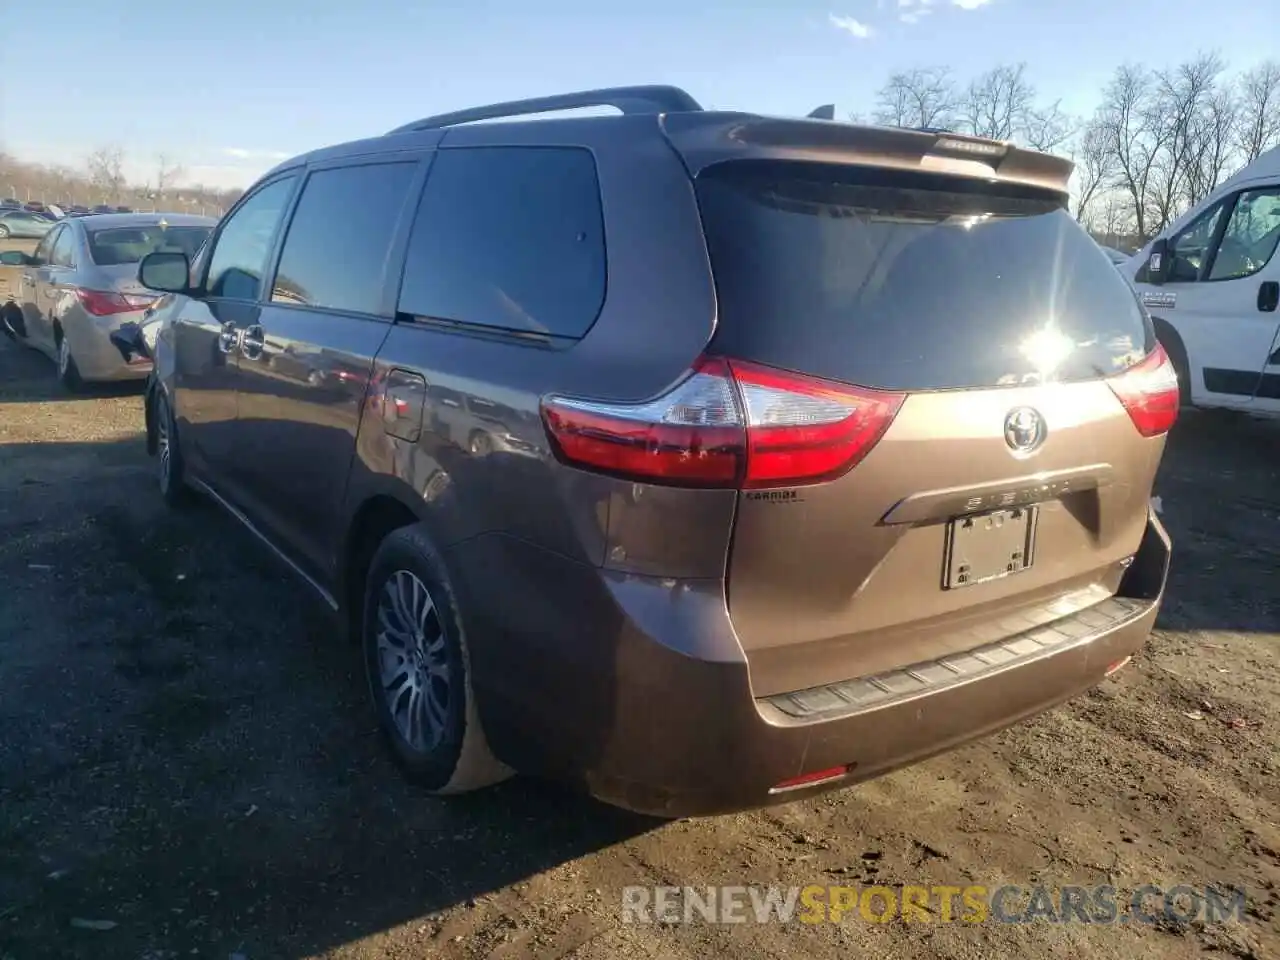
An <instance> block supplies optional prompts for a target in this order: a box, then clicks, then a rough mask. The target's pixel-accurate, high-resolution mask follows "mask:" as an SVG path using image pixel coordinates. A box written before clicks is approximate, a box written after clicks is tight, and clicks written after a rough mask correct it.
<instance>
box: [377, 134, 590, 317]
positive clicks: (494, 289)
mask: <svg viewBox="0 0 1280 960" xmlns="http://www.w3.org/2000/svg"><path fill="white" fill-rule="evenodd" d="M605 273H606V271H605V245H604V218H603V212H602V210H601V206H600V185H599V182H598V181H597V179H596V165H595V159H594V158H593V157H592V155H591V153H590V152H588V151H586V150H582V149H578V148H560V147H476V148H465V149H453V150H441V151H439V153H438V154H437V155H436V159H435V162H434V163H433V164H432V167H431V173H430V175H429V176H428V177H427V186H426V190H425V191H423V194H422V201H421V205H420V207H419V209H418V217H417V220H416V221H415V223H414V227H413V233H412V236H411V237H410V240H409V252H408V256H407V258H406V263H405V271H404V283H403V286H402V288H401V291H400V306H399V309H400V311H401V312H402V313H406V314H409V315H411V316H415V317H422V318H426V319H432V320H445V321H453V322H456V323H463V324H468V325H472V326H479V327H492V328H497V329H502V330H512V331H518V332H520V333H536V334H544V335H547V336H554V337H580V336H582V335H583V334H584V333H586V331H587V329H588V328H589V327H590V326H591V325H592V324H593V323H594V322H595V319H596V315H597V314H599V312H600V307H601V305H602V304H603V303H604V293H605Z"/></svg>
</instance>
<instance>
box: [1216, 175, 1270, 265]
mask: <svg viewBox="0 0 1280 960" xmlns="http://www.w3.org/2000/svg"><path fill="white" fill-rule="evenodd" d="M1277 240H1280V187H1266V188H1263V189H1261V190H1244V191H1242V192H1241V193H1240V195H1239V198H1238V199H1237V200H1236V205H1235V208H1234V209H1233V210H1232V211H1231V219H1230V220H1228V221H1227V229H1226V230H1225V231H1224V232H1223V234H1222V243H1220V244H1219V245H1218V252H1217V253H1216V254H1215V255H1214V258H1213V266H1212V267H1211V268H1210V270H1209V279H1210V280H1238V279H1240V278H1241V277H1247V276H1249V275H1251V274H1254V273H1257V272H1258V271H1259V270H1261V269H1262V268H1263V267H1265V266H1266V265H1267V264H1268V263H1269V262H1270V260H1271V257H1272V256H1273V255H1274V254H1275V252H1276V241H1277Z"/></svg>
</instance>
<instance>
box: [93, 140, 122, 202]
mask: <svg viewBox="0 0 1280 960" xmlns="http://www.w3.org/2000/svg"><path fill="white" fill-rule="evenodd" d="M85 165H86V166H87V167H88V170H89V182H90V183H91V184H92V185H93V186H94V187H95V188H97V189H98V190H99V191H101V192H102V194H103V196H104V197H107V198H109V199H111V200H119V198H120V191H121V190H122V189H123V188H124V185H125V179H124V151H123V150H121V149H120V148H119V147H115V146H112V147H102V148H101V149H99V150H95V151H94V152H93V153H91V154H89V157H88V159H87V160H86V162H85Z"/></svg>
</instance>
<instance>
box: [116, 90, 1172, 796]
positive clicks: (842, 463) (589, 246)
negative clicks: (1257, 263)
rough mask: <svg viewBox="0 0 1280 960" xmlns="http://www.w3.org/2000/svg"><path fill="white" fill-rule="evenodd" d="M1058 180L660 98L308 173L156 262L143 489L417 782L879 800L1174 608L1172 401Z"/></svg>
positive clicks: (961, 140)
mask: <svg viewBox="0 0 1280 960" xmlns="http://www.w3.org/2000/svg"><path fill="white" fill-rule="evenodd" d="M604 105H613V106H615V107H617V108H618V109H619V110H621V111H623V115H621V116H589V117H582V116H577V117H572V118H560V119H554V120H534V121H525V122H520V123H503V122H501V121H502V120H503V119H506V118H511V117H517V116H523V115H528V114H534V113H544V112H548V111H553V110H565V109H572V108H578V107H587V106H604ZM480 120H490V121H499V122H493V123H474V122H471V121H480ZM1070 170H1071V167H1070V164H1068V163H1067V162H1065V161H1061V160H1059V159H1056V158H1054V157H1049V156H1045V155H1042V154H1037V153H1033V152H1029V151H1026V150H1024V149H1022V148H1019V147H1016V146H1013V145H1010V144H1006V143H998V142H995V141H990V140H983V139H979V138H975V137H968V136H963V135H958V134H950V133H941V134H937V133H925V132H921V131H913V130H893V129H880V128H869V127H859V126H854V125H850V124H844V123H836V122H834V121H829V120H810V119H786V118H775V117H761V116H756V115H753V114H746V113H723V112H712V111H703V110H702V109H701V108H700V107H699V106H698V105H697V103H696V102H695V101H693V99H692V98H691V97H690V96H689V95H688V94H687V93H685V92H683V91H680V90H677V89H674V88H670V87H632V88H625V89H614V90H605V91H591V92H588V93H584V94H573V95H564V96H559V97H552V98H544V99H539V100H530V101H521V102H518V103H509V104H498V105H495V106H492V107H483V108H477V109H474V110H466V111H461V112H459V113H455V114H449V115H445V116H441V117H430V118H426V119H423V120H419V121H416V122H414V123H410V124H407V125H405V126H403V127H400V128H398V129H396V130H393V131H391V132H390V133H388V134H387V135H385V136H382V137H377V138H373V139H370V140H364V141H360V142H357V143H349V144H344V145H339V146H333V147H329V148H327V149H323V150H318V151H316V152H314V153H310V154H307V155H305V156H302V157H298V158H296V159H293V160H290V161H287V162H285V163H283V164H281V165H280V166H278V167H277V168H276V169H274V170H272V171H271V172H270V173H268V174H267V175H266V176H265V177H264V178H263V179H262V180H261V181H259V182H258V183H257V184H256V185H255V186H253V187H252V188H251V189H250V190H249V191H248V192H247V193H246V194H245V196H244V197H243V198H242V199H241V200H240V201H239V202H238V203H237V204H236V205H235V206H234V208H233V209H232V210H231V211H230V212H229V213H228V214H227V215H226V216H225V217H224V218H223V219H222V220H221V221H220V223H219V226H218V228H217V230H216V231H215V233H214V235H213V236H212V237H211V238H210V241H209V243H208V244H207V245H206V246H205V247H204V248H203V250H202V251H201V253H199V254H198V255H197V256H196V257H195V258H194V260H193V261H189V259H188V257H187V256H185V255H183V254H180V253H160V252H158V253H153V254H151V255H149V256H148V257H146V258H145V259H144V260H143V261H142V263H141V265H140V270H139V277H140V279H141V280H142V282H143V283H144V284H146V285H147V286H148V287H150V288H151V289H153V290H155V291H157V292H162V293H165V294H168V295H169V299H166V300H165V301H163V302H162V303H161V304H159V305H157V307H156V310H155V314H156V316H157V317H159V318H160V321H159V322H160V328H159V332H158V335H157V337H156V340H155V370H154V374H153V377H152V379H151V381H150V383H149V385H148V391H147V399H146V405H145V410H146V416H147V437H148V446H149V449H150V450H151V451H152V452H153V453H154V454H156V457H157V459H156V462H157V474H158V483H159V489H160V491H161V493H162V495H163V496H164V498H165V499H166V500H167V501H168V502H170V503H173V504H177V503H180V502H181V501H182V499H183V497H184V495H185V494H186V493H187V492H189V491H191V490H197V491H201V492H203V493H205V494H207V495H209V496H211V497H212V499H213V500H215V501H216V502H218V503H220V504H222V505H223V506H224V507H226V508H227V510H228V511H229V512H230V514H231V515H232V516H233V517H235V518H236V519H237V520H238V521H239V522H240V523H242V524H244V525H245V526H247V527H249V528H250V529H251V530H253V531H255V532H256V533H257V534H258V535H259V536H260V537H261V538H262V539H263V540H264V541H265V542H266V543H268V544H270V545H271V546H272V548H273V550H274V552H276V553H277V554H278V556H279V557H281V558H283V559H284V561H285V562H286V563H287V564H288V565H289V566H290V567H291V568H292V569H293V570H294V571H295V572H296V573H298V574H299V575H300V577H301V578H302V580H303V581H304V582H306V583H307V584H309V585H310V586H311V587H312V588H313V589H314V590H315V592H316V594H317V595H318V596H319V597H320V598H322V599H323V601H324V602H325V603H326V604H328V605H329V606H330V607H332V608H334V609H335V610H339V611H342V613H343V615H344V618H345V619H346V621H347V622H348V623H349V624H350V625H351V629H352V631H353V632H354V633H355V634H356V635H357V636H358V637H359V638H360V640H361V642H362V644H363V649H364V657H365V663H366V667H367V670H368V674H369V685H370V691H371V695H372V699H373V703H374V709H375V712H376V714H377V716H378V718H379V721H380V724H381V727H382V730H383V732H384V734H385V735H386V739H387V742H388V743H389V744H390V746H391V749H392V752H393V754H394V756H395V757H396V759H397V760H398V761H399V763H400V764H401V766H402V767H403V769H404V770H405V771H406V772H407V773H408V774H409V775H410V776H411V777H412V778H413V779H414V780H416V781H417V782H419V783H421V784H423V785H425V786H426V787H427V788H428V789H430V790H433V791H437V792H459V791H463V790H468V789H472V788H476V787H480V786H483V785H485V784H487V783H491V782H493V781H494V780H496V779H501V778H502V777H503V776H505V775H507V774H508V773H509V772H510V771H511V770H513V769H514V770H520V771H525V772H530V773H536V774H546V775H554V776H558V777H564V778H568V779H570V780H573V781H575V782H578V783H581V784H583V785H585V786H586V788H587V789H588V790H590V792H591V793H593V794H594V795H596V796H598V797H600V798H602V799H604V800H607V801H608V802H611V803H615V804H619V805H621V806H624V807H628V808H631V809H634V810H639V811H643V812H646V813H651V814H656V815H661V816H679V815H688V814H707V813H715V812H721V811H728V810H737V809H743V808H751V807H756V806H759V805H764V804H769V803H777V802H780V801H783V800H785V799H789V798H796V797H801V796H808V795H811V794H813V793H815V792H817V791H819V790H823V789H829V788H832V787H834V786H837V785H840V784H848V783H852V782H855V781H857V780H862V779H866V778H868V777H873V776H876V775H878V774H881V773H884V772H886V771H888V770H891V769H893V768H895V767H898V766H900V765H902V764H906V763H910V762H912V761H914V760H917V759H919V758H922V757H925V756H928V755H930V754H932V753H935V752H937V751H940V750H943V749H946V748H949V747H952V746H954V745H956V744H959V743H961V742H964V741H966V740H969V739H972V738H974V737H977V736H980V735H983V734H986V733H989V732H991V731H993V730H996V729H999V728H1001V727H1004V726H1006V725H1008V724H1010V723H1013V722H1015V721H1017V720H1020V719H1021V718H1024V717H1027V716H1029V715H1031V714H1034V713H1036V712H1037V711H1040V710H1042V709H1044V708H1046V707H1048V706H1050V705H1052V704H1056V703H1058V702H1059V701H1061V700H1063V699H1066V698H1068V697H1071V696H1073V695H1076V694H1078V693H1080V692H1082V691H1084V690H1086V689H1087V688H1089V687H1091V686H1093V685H1094V684H1097V683H1098V682H1100V681H1101V680H1102V679H1103V678H1104V677H1106V676H1108V675H1109V674H1111V673H1112V672H1113V671H1115V670H1117V669H1119V668H1120V667H1121V666H1123V665H1124V664H1125V663H1126V662H1127V661H1128V659H1129V657H1130V656H1131V655H1132V654H1133V653H1134V652H1135V651H1137V650H1138V649H1139V648H1140V647H1141V646H1142V644H1143V641H1144V639H1145V637H1146V636H1147V634H1148V631H1149V630H1150V628H1151V625H1152V623H1153V621H1154V619H1155V617H1156V613H1157V609H1158V607H1159V605H1160V599H1161V596H1162V592H1163V586H1164V581H1165V575H1166V570H1167V565H1168V560H1169V549H1170V548H1169V540H1168V537H1167V536H1166V535H1165V533H1164V531H1163V528H1162V527H1161V524H1160V521H1159V519H1158V518H1157V517H1156V515H1155V514H1154V512H1153V511H1152V509H1151V507H1150V494H1151V488H1152V482H1153V479H1154V477H1155V474H1156V469H1157V467H1158V465H1159V463H1160V459H1161V454H1162V451H1163V448H1164V442H1165V434H1166V432H1167V431H1168V430H1169V428H1170V426H1171V425H1172V424H1173V422H1174V420H1175V417H1176V415H1177V382H1176V379H1175V377H1174V374H1173V370H1172V368H1171V366H1170V364H1169V361H1168V359H1167V357H1166V356H1165V354H1164V351H1163V350H1162V349H1161V348H1160V346H1159V344H1158V343H1157V342H1156V339H1155V335H1154V332H1153V330H1152V327H1151V323H1150V321H1149V319H1148V317H1147V316H1146V314H1145V313H1144V311H1143V310H1142V309H1141V307H1140V305H1139V304H1138V302H1137V300H1136V298H1135V296H1134V294H1133V292H1132V290H1131V289H1130V287H1129V286H1128V285H1127V283H1126V282H1125V280H1124V279H1123V278H1122V277H1121V276H1120V274H1119V273H1118V272H1117V271H1116V270H1114V269H1112V268H1110V267H1109V266H1108V265H1107V263H1106V261H1105V260H1104V259H1103V258H1102V257H1100V256H1098V252H1097V249H1096V246H1095V244H1094V242H1093V241H1092V240H1091V239H1090V238H1089V236H1088V234H1086V233H1085V232H1084V231H1083V229H1081V228H1080V226H1079V225H1077V224H1076V223H1075V221H1074V219H1073V218H1072V216H1071V215H1070V214H1069V212H1068V210H1067V198H1068V193H1067V181H1068V176H1069V174H1070ZM975 171H976V172H975ZM337 222H340V223H342V225H343V226H342V229H341V230H340V231H336V230H334V229H333V225H334V223H337ZM606 237H607V238H608V242H607V244H606ZM606 278H607V283H606ZM656 278H660V282H656ZM1050 306H1052V308H1053V309H1052V312H1050V311H1049V309H1048V308H1049V307H1050ZM290 344H292V345H294V346H293V349H292V353H293V355H294V356H295V357H305V366H306V367H307V369H316V368H318V367H322V366H324V365H325V364H326V363H334V364H336V363H337V362H339V361H341V362H342V363H343V364H345V366H346V367H347V368H348V369H358V370H360V371H362V372H363V373H364V374H365V376H363V377H359V378H355V379H354V380H352V381H351V382H349V383H347V384H346V386H345V387H344V388H342V389H341V390H338V391H335V389H334V383H333V381H327V382H326V383H324V384H323V385H319V384H318V385H312V384H310V383H308V382H305V381H302V380H299V379H296V378H294V379H292V380H290V379H289V378H286V377H282V376H281V375H280V374H279V372H278V371H279V368H280V366H281V364H280V363H279V362H278V361H277V362H276V363H275V368H276V369H273V361H274V360H276V358H277V355H278V354H279V352H280V351H282V350H283V349H285V346H286V345H290ZM438 404H445V405H447V406H448V407H449V409H447V410H446V409H440V408H439V407H438V406H437V405H438ZM464 414H465V415H464ZM480 422H483V423H484V424H486V427H485V429H486V431H488V432H491V433H493V434H495V435H501V436H502V437H504V438H508V437H509V438H512V439H513V440H517V441H518V443H512V444H510V445H508V444H507V443H506V441H505V440H504V442H503V444H502V445H493V444H489V443H487V442H486V443H482V444H481V449H479V450H477V449H474V448H473V446H472V437H473V436H474V434H473V431H472V430H471V425H472V424H473V423H480ZM1063 787H1064V789H1067V788H1069V787H1070V784H1065V783H1064V784H1063Z"/></svg>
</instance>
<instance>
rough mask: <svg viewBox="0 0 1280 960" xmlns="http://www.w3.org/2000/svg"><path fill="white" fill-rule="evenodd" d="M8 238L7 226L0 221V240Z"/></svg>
mask: <svg viewBox="0 0 1280 960" xmlns="http://www.w3.org/2000/svg"><path fill="white" fill-rule="evenodd" d="M8 239H9V228H8V227H6V226H5V225H4V224H3V223H0V240H8Z"/></svg>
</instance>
